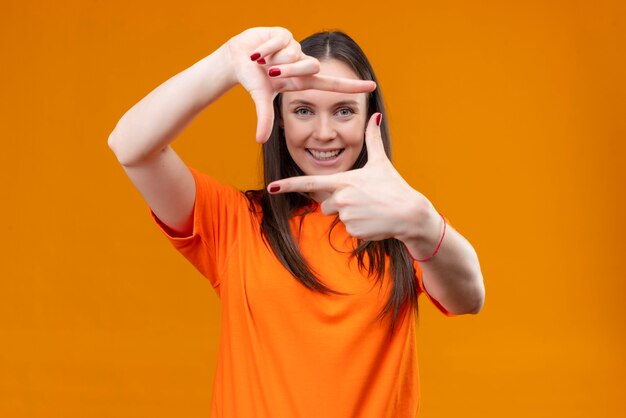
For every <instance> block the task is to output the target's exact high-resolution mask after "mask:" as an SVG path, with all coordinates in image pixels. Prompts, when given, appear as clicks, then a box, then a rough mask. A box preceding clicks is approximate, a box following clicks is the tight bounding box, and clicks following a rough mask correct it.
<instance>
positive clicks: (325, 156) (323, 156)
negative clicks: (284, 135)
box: [308, 149, 341, 160]
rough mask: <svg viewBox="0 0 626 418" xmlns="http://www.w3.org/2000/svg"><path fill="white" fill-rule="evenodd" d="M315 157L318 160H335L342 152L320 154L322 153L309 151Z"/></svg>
mask: <svg viewBox="0 0 626 418" xmlns="http://www.w3.org/2000/svg"><path fill="white" fill-rule="evenodd" d="M308 151H309V152H310V153H311V154H312V155H313V157H315V158H316V159H318V160H332V159H333V158H335V157H336V156H337V155H339V153H340V152H341V150H340V149H339V150H335V151H328V152H325V151H324V152H320V151H315V150H312V149H310V150H308Z"/></svg>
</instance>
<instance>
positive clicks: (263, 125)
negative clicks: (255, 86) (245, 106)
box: [250, 90, 274, 144]
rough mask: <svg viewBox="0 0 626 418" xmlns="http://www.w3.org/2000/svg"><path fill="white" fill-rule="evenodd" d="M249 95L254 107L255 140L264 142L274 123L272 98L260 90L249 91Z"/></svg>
mask: <svg viewBox="0 0 626 418" xmlns="http://www.w3.org/2000/svg"><path fill="white" fill-rule="evenodd" d="M250 95H251V96H252V100H253V101H254V105H255V107H256V116H257V125H256V142H258V143H259V144H264V143H265V142H267V140H268V138H269V136H270V133H271V132H272V125H273V124H274V104H273V100H274V98H273V97H272V95H271V94H269V93H268V92H265V91H262V90H255V91H251V92H250Z"/></svg>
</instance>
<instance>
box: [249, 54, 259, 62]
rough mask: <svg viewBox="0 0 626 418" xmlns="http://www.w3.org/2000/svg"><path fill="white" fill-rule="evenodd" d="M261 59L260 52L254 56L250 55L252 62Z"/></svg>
mask: <svg viewBox="0 0 626 418" xmlns="http://www.w3.org/2000/svg"><path fill="white" fill-rule="evenodd" d="M259 58H261V54H259V53H258V52H255V53H254V54H252V55H250V59H251V60H252V61H256V60H258V59H259Z"/></svg>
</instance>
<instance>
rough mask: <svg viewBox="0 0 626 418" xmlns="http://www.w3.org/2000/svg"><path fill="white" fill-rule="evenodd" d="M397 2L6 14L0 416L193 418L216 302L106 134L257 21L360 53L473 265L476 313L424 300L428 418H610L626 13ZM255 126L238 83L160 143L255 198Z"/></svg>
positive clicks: (618, 379) (614, 388)
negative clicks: (339, 42) (330, 36)
mask: <svg viewBox="0 0 626 418" xmlns="http://www.w3.org/2000/svg"><path fill="white" fill-rule="evenodd" d="M474 3H480V4H479V5H477V4H474ZM411 4H412V6H408V5H407V4H405V3H394V2H389V1H386V2H377V3H363V2H357V3H353V2H335V1H333V2H326V1H316V2H312V3H306V2H298V3H290V4H289V5H287V6H282V5H281V4H280V3H278V2H276V3H271V2H266V3H261V2H251V1H248V2H243V3H242V2H220V3H212V2H209V1H204V2H199V1H185V0H182V1H176V2H165V1H149V2H148V1H143V0H142V1H136V2H126V1H121V0H116V1H95V0H94V1H75V0H74V1H64V2H44V1H38V2H18V1H16V0H8V1H7V0H2V2H1V3H0V11H1V13H0V35H1V36H0V42H1V45H2V64H1V65H0V71H1V72H2V73H1V80H0V83H2V86H1V87H2V97H3V100H2V101H0V106H1V112H0V115H1V118H2V130H3V132H2V133H3V135H2V137H3V140H2V145H3V146H2V152H0V169H1V170H2V171H1V175H2V185H3V186H2V198H1V199H2V205H1V207H0V211H1V212H0V216H1V218H0V219H1V220H2V223H3V225H4V228H5V236H4V239H3V240H2V243H1V244H0V245H1V248H0V250H1V251H0V254H1V257H2V273H1V275H2V280H0V335H1V336H2V342H1V344H0V416H2V417H147V416H151V417H172V416H184V417H206V416H208V410H209V401H210V393H211V389H212V386H211V385H212V381H213V375H214V371H215V363H216V355H217V338H218V333H219V316H220V312H219V303H218V299H217V297H216V296H215V295H214V294H213V291H212V290H211V288H210V286H209V283H208V282H207V281H206V280H205V279H204V278H202V277H201V276H200V275H199V273H197V272H196V271H195V270H193V267H191V265H189V264H188V263H187V262H186V261H185V260H184V259H183V258H182V257H181V256H180V255H178V254H176V252H175V250H174V249H173V248H171V247H170V246H169V244H168V243H167V242H166V240H165V238H164V237H162V236H161V235H160V233H159V232H158V231H157V229H156V228H155V226H154V225H153V224H152V221H151V219H150V218H149V216H148V212H147V209H146V207H145V205H144V203H143V201H142V200H141V197H140V195H139V193H138V192H137V191H136V190H135V189H134V188H133V187H132V185H131V183H130V182H129V181H128V180H127V178H126V177H125V175H124V173H123V170H122V169H121V167H120V166H119V165H118V164H117V161H116V159H115V157H114V156H113V154H112V152H111V151H110V150H109V149H108V147H107V144H106V141H107V137H108V135H109V133H110V132H111V131H112V130H113V128H114V126H115V124H116V123H117V121H118V120H119V118H120V117H121V116H122V115H123V114H124V112H126V111H127V110H128V109H129V108H130V107H131V106H133V105H134V104H135V103H136V102H137V101H139V100H140V99H141V98H142V97H144V96H145V95H146V94H148V93H149V92H150V91H151V90H152V89H154V88H155V87H157V86H158V85H159V84H160V83H162V82H164V81H165V80H166V79H168V78H169V77H171V76H173V75H174V74H176V73H178V72H180V71H182V70H183V69H185V68H187V67H188V66H190V65H192V64H193V63H195V62H196V61H198V60H199V59H201V58H202V57H204V56H206V55H208V54H209V53H210V52H212V51H213V50H214V49H215V48H217V47H218V46H219V45H220V44H221V43H223V42H225V41H226V40H227V39H228V38H229V37H231V36H233V35H235V34H237V33H238V32H240V31H241V30H243V29H245V28H247V27H251V26H262V25H280V26H285V27H287V28H289V29H290V30H291V31H292V32H293V33H294V35H295V36H296V38H298V39H301V38H303V37H304V36H306V35H308V34H310V33H312V32H314V31H317V30H320V29H329V28H340V29H342V30H344V31H346V32H347V33H349V34H351V35H352V36H353V37H354V38H355V39H356V40H357V41H358V42H359V43H360V45H361V46H362V47H363V49H364V50H365V52H366V53H367V54H368V55H369V57H370V59H371V61H372V63H373V65H374V67H375V68H376V71H377V74H378V77H379V79H380V80H381V86H382V88H383V91H384V94H385V98H386V101H387V105H388V114H387V115H386V117H387V118H388V120H389V121H390V124H391V129H392V134H393V137H394V147H395V148H394V150H395V154H394V155H395V160H394V163H395V165H396V167H397V168H398V170H399V171H400V173H401V174H402V175H403V176H404V177H405V178H406V179H407V181H408V182H409V183H410V184H412V185H413V186H414V187H415V188H416V189H417V190H419V191H421V192H422V193H423V194H425V195H426V196H427V197H428V198H429V199H430V200H431V201H432V202H433V203H434V204H435V206H436V207H437V208H438V209H439V210H440V211H442V212H443V213H444V214H446V216H447V217H448V218H449V219H450V220H451V222H452V223H453V224H454V225H455V227H456V228H457V229H458V230H459V231H460V232H461V233H462V234H464V235H465V236H466V237H467V238H468V239H469V240H470V242H472V244H473V245H474V247H475V249H476V250H477V252H478V254H479V257H480V260H481V265H482V269H483V274H484V278H485V282H486V288H487V297H486V303H485V307H484V309H483V311H482V312H481V313H480V315H478V316H465V317H460V318H454V319H448V318H445V317H443V315H440V314H439V313H438V312H437V311H436V310H435V309H434V308H433V307H432V306H430V305H428V304H427V303H422V309H421V318H420V327H419V334H418V337H417V338H418V344H419V355H420V363H421V380H422V408H421V413H420V417H422V418H439V417H457V416H463V417H489V416H493V417H502V416H505V417H555V416H558V417H618V416H619V417H621V416H624V414H625V409H626V408H625V407H624V399H623V398H624V393H626V384H625V377H626V373H625V372H626V365H625V362H624V353H625V352H626V344H625V333H624V331H625V329H626V328H625V327H624V325H625V324H624V322H625V321H624V319H625V316H626V304H625V303H624V299H625V295H626V274H625V273H626V268H625V267H624V264H623V263H624V262H623V256H624V254H625V249H626V248H625V247H626V246H625V244H624V233H625V232H626V231H625V229H626V228H624V216H623V215H624V213H625V197H624V185H625V184H626V181H625V180H626V179H625V177H626V175H625V170H624V169H623V164H624V161H625V158H624V157H625V152H624V148H625V146H624V140H625V139H626V138H625V136H626V135H625V134H626V129H625V128H626V124H625V120H626V118H625V115H626V109H625V105H624V103H625V100H626V94H625V86H626V82H625V80H624V74H626V65H625V62H624V61H625V57H626V53H625V52H626V51H625V50H624V49H625V48H624V45H625V41H626V36H625V35H626V25H625V19H624V17H625V14H626V13H625V12H626V6H625V3H624V2H621V1H617V0H616V1H596V2H582V1H538V0H533V1H519V2H502V1H484V2H465V1H460V0H458V1H447V2H426V1H418V2H413V3H411ZM255 123H256V120H255V114H254V107H253V104H252V101H251V100H250V99H249V98H248V97H247V95H246V93H245V92H244V91H243V89H241V88H237V89H235V90H233V91H231V92H230V93H228V94H227V95H226V96H225V97H224V98H223V99H222V100H220V101H218V102H217V103H215V104H214V105H213V106H212V107H211V108H210V109H209V110H207V111H205V112H204V113H203V114H201V115H200V116H199V117H198V118H197V119H196V120H195V121H194V122H193V123H192V124H191V125H190V126H189V128H188V129H187V130H186V131H185V132H184V133H183V134H182V135H181V136H180V137H179V138H178V139H177V141H176V142H175V143H174V147H175V148H176V150H177V151H178V152H179V154H180V155H181V156H182V157H183V159H184V160H185V161H186V162H187V163H188V164H190V165H193V166H195V167H197V168H199V169H201V170H203V171H205V172H207V173H209V174H211V175H213V176H214V177H216V178H218V179H220V180H222V181H225V182H229V183H231V184H233V185H235V186H237V187H239V188H251V187H257V186H258V184H259V183H258V178H259V177H258V174H259V169H258V157H259V148H258V146H257V145H256V144H255V142H254V128H255ZM422 301H424V300H423V299H422Z"/></svg>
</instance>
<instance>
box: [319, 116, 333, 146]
mask: <svg viewBox="0 0 626 418" xmlns="http://www.w3.org/2000/svg"><path fill="white" fill-rule="evenodd" d="M315 136H316V138H317V139H320V140H329V139H333V138H335V137H336V136H337V131H336V130H335V125H334V122H333V120H332V118H330V117H327V116H320V117H319V118H318V120H317V124H316V126H315Z"/></svg>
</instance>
